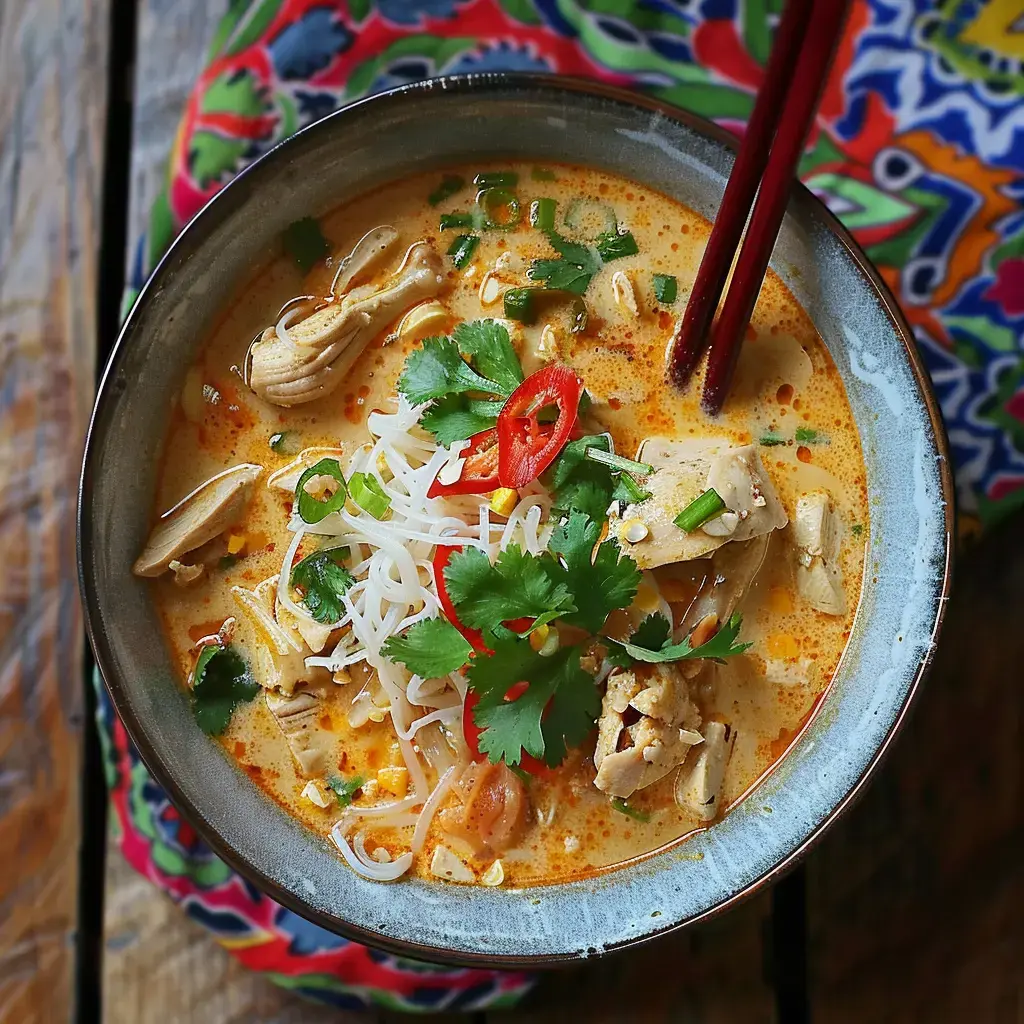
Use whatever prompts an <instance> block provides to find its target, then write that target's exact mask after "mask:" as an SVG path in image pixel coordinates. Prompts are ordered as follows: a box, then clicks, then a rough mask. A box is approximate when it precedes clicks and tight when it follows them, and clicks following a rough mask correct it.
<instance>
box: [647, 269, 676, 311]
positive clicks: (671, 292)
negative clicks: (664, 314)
mask: <svg viewBox="0 0 1024 1024" xmlns="http://www.w3.org/2000/svg"><path fill="white" fill-rule="evenodd" d="M652 280H653V283H654V297H655V298H656V299H657V300H658V301H659V302H661V303H663V304H664V305H666V306H671V305H672V303H673V302H675V301H676V296H677V295H678V294H679V283H678V282H677V281H676V279H675V277H674V276H673V275H672V274H655V275H654V277H653V279H652Z"/></svg>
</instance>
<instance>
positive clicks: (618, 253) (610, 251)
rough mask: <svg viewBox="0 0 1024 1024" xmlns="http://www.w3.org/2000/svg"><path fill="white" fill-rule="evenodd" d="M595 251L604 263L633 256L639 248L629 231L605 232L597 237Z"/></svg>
mask: <svg viewBox="0 0 1024 1024" xmlns="http://www.w3.org/2000/svg"><path fill="white" fill-rule="evenodd" d="M597 251H598V253H599V254H600V256H601V259H602V260H604V262H605V263H611V261H612V260H621V259H622V258H623V257H624V256H635V255H636V254H637V253H638V252H639V251H640V247H639V246H638V245H637V244H636V239H635V238H634V237H633V234H632V232H630V231H622V232H619V231H606V232H605V233H604V234H603V235H598V238H597Z"/></svg>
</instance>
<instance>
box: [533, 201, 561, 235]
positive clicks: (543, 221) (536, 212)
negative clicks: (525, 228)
mask: <svg viewBox="0 0 1024 1024" xmlns="http://www.w3.org/2000/svg"><path fill="white" fill-rule="evenodd" d="M557 205H558V204H557V203H556V202H555V201H554V199H534V201H533V202H532V203H530V223H531V224H532V225H533V227H535V228H540V230H541V231H554V230H555V207H556V206H557Z"/></svg>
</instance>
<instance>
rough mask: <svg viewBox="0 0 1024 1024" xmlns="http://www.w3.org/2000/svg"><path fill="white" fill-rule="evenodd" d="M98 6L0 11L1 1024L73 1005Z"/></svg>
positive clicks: (54, 2) (20, 1023) (59, 1016)
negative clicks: (82, 486)
mask: <svg viewBox="0 0 1024 1024" xmlns="http://www.w3.org/2000/svg"><path fill="white" fill-rule="evenodd" d="M107 18H108V7H107V2H106V0H78V2H62V0H31V2H30V0H5V2H4V3H2V4H0V850H2V851H3V869H4V870H3V873H2V875H0V1020H2V1021H12V1022H13V1021H16V1022H17V1024H31V1022H34V1021H46V1022H48V1024H49V1022H52V1021H61V1020H66V1019H67V1018H68V1015H69V1012H70V1006H71V987H70V982H71V976H72V967H73V945H72V934H73V930H74V927H75V918H74V915H75V901H76V865H77V853H78V819H79V810H78V806H79V779H78V777H79V773H80V758H81V724H82V723H81V693H82V622H81V615H80V613H79V608H78V599H77V584H76V570H75V524H74V512H75V497H76V490H77V481H78V469H79V461H80V458H81V448H82V441H83V438H84V433H85V426H86V422H87V417H88V413H89V409H90V406H91V401H92V387H93V362H94V353H95V337H94V324H95V314H96V307H95V292H96V255H97V248H98V211H99V196H100V183H101V160H102V143H103V118H104V110H105V86H106V48H105V39H106V30H107Z"/></svg>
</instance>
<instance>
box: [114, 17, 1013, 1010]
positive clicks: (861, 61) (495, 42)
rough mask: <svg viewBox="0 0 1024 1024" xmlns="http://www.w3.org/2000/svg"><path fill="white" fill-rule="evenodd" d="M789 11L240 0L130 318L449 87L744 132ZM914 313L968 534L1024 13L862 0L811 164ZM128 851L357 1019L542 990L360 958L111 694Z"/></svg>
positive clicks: (193, 114)
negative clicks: (326, 160) (263, 208)
mask: <svg viewBox="0 0 1024 1024" xmlns="http://www.w3.org/2000/svg"><path fill="white" fill-rule="evenodd" d="M781 6H782V3H781V0H745V2H743V0H702V2H701V0H348V2H347V3H345V2H340V3H339V2H332V0H231V4H230V9H229V12H228V14H227V15H226V17H225V18H224V20H223V22H222V24H221V26H220V28H219V30H218V31H217V33H216V36H215V38H214V39H213V41H212V43H211V45H210V50H209V55H208V62H207V66H206V69H205V70H204V71H203V73H202V75H201V76H200V78H199V81H198V82H197V84H196V87H195V90H194V91H193V93H192V95H191V97H190V99H189V102H188V105H187V108H186V110H185V114H184V117H183V119H182V122H181V126H180V129H179V131H178V134H177V137H176V139H175V141H174V148H173V151H172V154H171V158H170V163H169V166H168V172H167V183H166V188H165V190H164V192H163V193H162V194H161V196H160V197H159V199H158V200H157V201H156V203H155V204H154V206H153V209H152V212H151V214H150V220H149V226H148V229H147V232H146V234H145V236H144V237H143V238H142V239H141V240H140V242H139V246H138V250H137V255H136V259H135V261H134V266H133V273H132V280H131V284H130V289H129V294H128V296H127V298H128V301H129V302H130V301H131V300H132V299H133V298H134V296H135V295H136V294H137V293H138V289H139V288H141V286H142V284H143V283H144V281H145V279H146V277H147V276H148V275H149V273H150V272H151V270H152V269H153V267H154V266H155V265H156V263H157V261H158V260H159V258H160V256H161V254H162V253H163V252H164V251H165V250H166V248H167V246H168V245H169V244H170V242H171V241H172V240H173V238H174V237H175V235H176V234H177V232H178V231H179V230H180V229H181V227H182V226H183V225H184V224H185V223H186V222H187V221H188V220H189V218H190V217H192V215H193V214H194V213H196V211H197V210H199V208H200V207H201V206H202V205H203V203H204V202H205V201H206V200H207V199H209V198H210V197H211V196H212V195H213V194H214V193H215V192H216V191H217V190H218V189H219V188H220V187H221V186H222V185H224V184H225V183H226V182H227V181H229V180H230V179H231V177H232V176H233V175H234V174H236V173H237V172H238V171H239V170H240V169H241V168H242V167H244V166H245V165H246V164H247V163H249V162H251V161H252V160H254V159H255V158H256V157H258V156H259V155H260V154H262V153H264V152H266V151H267V150H268V149H269V148H270V147H271V146H273V145H274V144H275V143H277V142H279V141H280V140H281V139H283V138H285V137H286V136H288V135H289V134H291V133H292V132H294V131H296V129H298V128H300V127H302V126H303V125H306V124H308V123H309V122H311V121H314V120H316V119H317V118H319V117H321V116H323V115H324V114H327V113H329V112H330V111H332V110H334V109H336V108H337V107H338V106H340V105H342V104H344V103H347V102H349V101H351V100H354V99H358V98H359V97H361V96H366V95H368V94H371V93H374V92H378V91H380V90H382V89H387V88H391V87H393V86H396V85H400V84H403V83H406V82H412V81H417V80H420V79H423V78H429V77H432V76H436V75H442V74H454V73H458V72H470V71H544V72H552V73H560V74H569V75H579V76H583V77H590V78H596V79H600V80H602V81H605V82H610V83H613V84H616V85H621V86H624V87H627V88H634V89H638V90H641V91H643V92H645V93H648V94H650V95H652V96H656V97H658V98H660V99H662V100H666V101H668V102H669V103H673V104H676V105H678V106H680V107H685V108H687V109H689V110H692V111H694V112H696V113H698V114H702V115H704V116H705V117H708V118H712V119H713V120H715V121H717V122H719V123H720V124H722V125H724V126H726V127H728V128H730V129H732V130H733V131H735V132H737V133H742V131H743V126H744V122H745V120H746V118H747V117H748V116H749V114H750V111H751V108H752V106H753V95H754V93H755V91H756V89H757V87H758V84H759V82H760V80H761V77H762V67H763V65H764V63H765V60H766V57H767V54H768V52H769V49H770V47H771V38H772V31H773V27H774V25H775V24H776V22H777V20H778V14H779V9H780V8H781ZM801 176H802V178H803V180H804V181H805V182H806V184H807V185H808V186H809V187H810V188H811V189H812V190H813V191H814V192H815V193H816V194H818V195H819V196H820V197H821V198H822V199H823V200H824V201H825V202H826V203H828V205H829V207H830V208H831V209H832V210H833V211H834V212H835V213H836V214H837V215H838V216H839V217H840V218H841V219H842V221H843V222H844V223H845V224H846V225H847V227H848V228H849V229H850V230H851V231H852V232H853V234H854V235H855V236H856V238H857V239H858V240H859V242H860V244H861V245H862V246H863V247H864V248H865V249H866V250H867V253H868V255H869V256H870V257H871V259H872V260H873V261H874V262H875V264H876V265H877V266H878V267H879V269H880V271H881V273H882V276H883V277H884V278H885V280H886V281H887V282H888V283H889V285H890V286H891V287H892V289H893V291H894V292H895V293H896V295H897V296H898V297H899V299H900V302H901V303H902V306H903V309H904V311H905V312H906V314H907V316H908V318H909V320H910V322H911V324H912V325H913V327H914V331H915V333H916V336H917V341H918V344H919V346H920V348H921V351H922V352H923V354H924V357H925V361H926V363H927V365H928V368H929V370H930V372H931V374H932V379H933V381H934V384H935V388H936V391H937V393H938V395H939V399H940V401H941V404H942V409H943V413H944V415H945V418H946V423H947V427H948V430H949V437H950V441H951V445H952V450H953V455H954V461H955V470H956V482H957V493H958V499H959V503H960V510H961V513H962V521H963V522H964V523H966V524H967V525H968V527H969V528H970V527H971V526H972V525H976V524H977V523H978V522H979V521H980V522H986V521H992V520H995V519H998V518H1000V517H1002V516H1005V515H1006V514H1007V513H1008V512H1010V511H1012V510H1013V509H1015V508H1017V507H1019V506H1021V505H1024V353H1022V349H1024V209H1022V200H1024V7H1022V5H1021V2H1020V0H989V2H988V3H983V2H978V0H860V2H855V3H854V5H853V12H852V15H851V17H850V20H849V23H848V25H847V29H846V33H845V36H844V39H843V42H842V44H841V47H840V51H839V54H838V59H837V61H836V65H835V68H834V72H833V74H832V76H831V79H830V82H829V85H828V87H827V89H826V93H825V97H824V100H823V102H822V105H821V109H820V112H819V115H818V119H817V125H816V128H815V130H814V132H813V134H812V137H811V140H810V142H809V145H808V148H807V152H806V154H805V156H804V160H803V163H802V165H801ZM99 717H100V728H101V732H102V734H103V737H104V740H105V744H106V752H107V766H108V781H109V785H110V790H111V794H112V801H113V807H114V810H115V812H116V813H115V822H116V826H117V829H118V841H119V844H120V846H121V849H122V851H123V852H124V854H125V856H126V857H127V858H128V859H129V861H130V862H131V863H132V865H133V866H134V867H135V868H136V869H137V870H139V871H140V872H142V873H143V874H145V875H146V876H147V877H149V878H151V879H152V880H153V881H154V882H155V883H156V884H157V885H159V886H161V887H162V888H164V889H165V890H166V891H167V892H169V893H170V894H171V896H172V897H173V898H174V899H176V900H178V901H179V902H180V903H181V905H182V907H183V908H184V909H185V910H186V912H187V913H189V914H190V915H191V916H192V917H193V918H194V919H195V920H197V921H199V922H200V923H201V924H203V925H204V926H205V927H206V928H208V929H209V930H210V932H211V933H212V934H213V935H214V937H215V938H217V940H218V941H220V942H221V943H222V944H223V945H224V946H225V947H227V948H228V949H229V950H230V951H231V952H232V953H233V954H234V955H236V956H237V957H238V958H239V959H240V960H241V961H242V962H243V963H244V964H246V965H247V966H249V967H251V968H253V969H254V970H259V971H263V972H266V973H267V975H268V976H269V977H270V978H272V979H273V980H274V981H276V982H278V983H279V984H282V985H286V986H288V987H290V988H294V989H296V990H297V991H301V992H303V993H304V994H306V995H309V996H312V997H314V998H317V999H321V1000H324V1001H327V1002H331V1003H335V1004H337V1005H341V1006H353V1005H365V1004H370V1003H375V1004H380V1005H384V1006H389V1007H396V1008H402V1009H416V1010H429V1009H442V1008H444V1009H470V1008H483V1007H493V1006H499V1005H506V1004H509V1003H511V1002H513V1001H514V1000H515V999H516V998H517V997H518V996H519V995H520V994H521V993H522V992H524V991H525V990H526V989H527V987H528V986H529V978H528V977H526V976H525V975H514V974H502V973H498V972H488V971H480V970H471V971H470V970H452V969H446V968H441V967H434V966H430V965H425V964H419V963H414V962H411V961H405V960H402V959H400V958H397V957H393V956H389V955H385V954H381V953H378V952H376V951H373V950H370V949H367V948H365V947H362V946H359V945H356V944H355V943H350V942H346V941H345V940H343V939H340V938H338V937H337V936H334V935H331V934H329V933H327V932H325V931H323V930H322V929H320V928H318V927H316V926H314V925H312V924H309V923H308V922H306V921H304V920H303V919H301V918H299V917H297V916H296V915H295V914H293V913H291V912H290V911H288V910H285V909H284V908H282V907H280V906H278V905H277V904H275V903H274V902H273V901H271V900H269V899H268V898H267V897H265V896H263V895H262V894H261V893H260V892H258V891H257V890H256V889H254V888H253V887H252V886H251V885H250V884H248V883H247V882H246V881H244V880H243V879H242V878H240V877H239V876H237V875H235V874H234V873H233V872H232V871H231V870H230V869H229V868H228V867H227V866H226V865H225V864H224V863H223V862H221V861H220V860H218V859H217V858H216V857H215V856H214V854H213V853H212V852H211V851H210V850H209V849H208V848H207V847H206V846H205V845H204V844H203V843H202V842H201V841H199V840H198V838H197V837H196V836H195V834H194V833H193V832H192V831H191V829H190V828H189V827H188V826H187V825H186V824H185V823H184V822H183V821H182V820H181V819H180V818H179V816H178V813H177V811H176V810H175V809H174V807H173V806H172V805H171V804H170V802H169V800H168V798H167V796H166V794H165V793H164V792H163V791H162V790H161V789H160V788H159V786H157V785H156V783H155V782H154V781H153V780H152V778H150V776H149V775H148V774H147V772H146V770H145V768H144V767H143V765H142V764H141V762H140V761H139V758H138V755H137V753H136V752H135V750H134V748H133V747H132V745H131V743H130V742H129V740H128V739H127V737H126V735H125V733H124V729H123V727H122V726H121V724H120V722H118V721H117V720H116V718H115V716H114V714H113V711H112V709H111V707H110V705H109V703H108V701H107V700H106V696H105V694H103V695H101V708H100V716H99Z"/></svg>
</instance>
